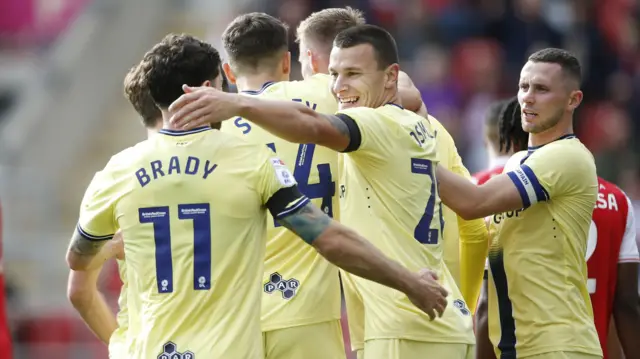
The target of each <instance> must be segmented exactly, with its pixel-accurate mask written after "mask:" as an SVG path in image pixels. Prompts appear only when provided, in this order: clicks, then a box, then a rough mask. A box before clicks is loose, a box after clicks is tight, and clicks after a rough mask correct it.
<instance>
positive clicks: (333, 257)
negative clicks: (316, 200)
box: [270, 187, 447, 319]
mask: <svg viewBox="0 0 640 359" xmlns="http://www.w3.org/2000/svg"><path fill="white" fill-rule="evenodd" d="M293 190H295V191H297V189H296V188H295V187H292V188H291V189H288V190H286V191H293ZM281 191H282V190H281ZM299 203H300V204H299V205H298V204H296V205H294V208H295V209H293V210H285V211H277V210H274V208H273V207H271V206H270V210H271V212H272V214H274V217H275V218H276V219H277V220H278V222H279V223H280V224H282V225H283V226H285V227H286V228H287V229H289V230H291V231H292V232H293V233H295V234H296V235H297V236H298V237H300V238H301V239H302V240H304V241H305V242H306V243H308V244H310V245H312V246H313V247H314V248H315V249H316V250H317V251H318V253H320V255H322V256H323V257H325V258H326V259H327V260H328V261H329V262H331V263H333V264H334V265H336V266H338V267H340V268H342V269H343V270H345V271H347V272H349V273H352V274H354V275H357V276H359V277H362V278H365V279H368V280H371V281H374V282H377V283H380V284H382V285H385V286H388V287H391V288H394V289H396V290H399V291H401V292H403V293H405V294H406V295H407V296H408V297H409V299H410V300H411V301H412V302H413V303H414V304H415V305H416V306H417V307H418V308H420V309H421V310H423V311H424V312H425V313H427V314H428V315H429V316H430V317H431V318H432V319H433V318H435V316H436V315H442V312H443V311H444V309H445V307H446V304H447V302H446V295H447V292H446V290H445V289H444V288H442V287H441V286H440V285H439V284H437V282H436V281H434V278H432V277H431V275H430V274H429V275H424V274H423V275H420V274H417V273H413V272H411V271H409V270H408V269H406V268H405V267H403V266H401V265H400V264H398V263H397V262H395V261H392V260H390V259H389V258H387V257H386V256H385V255H384V254H382V252H380V251H379V250H378V249H377V248H375V247H374V246H373V245H371V243H369V242H368V241H367V240H366V239H364V238H362V237H361V236H360V235H358V234H357V233H356V232H355V231H353V230H351V229H349V228H347V227H345V226H343V225H341V224H340V223H338V222H336V221H334V220H332V219H331V218H330V217H329V216H327V215H326V214H325V213H324V212H322V211H321V210H320V209H319V208H317V207H316V206H314V205H313V204H312V203H311V202H309V201H308V200H304V201H302V202H299ZM276 209H277V208H276ZM434 310H435V311H436V312H437V313H434Z"/></svg>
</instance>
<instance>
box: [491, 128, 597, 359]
mask: <svg viewBox="0 0 640 359" xmlns="http://www.w3.org/2000/svg"><path fill="white" fill-rule="evenodd" d="M503 173H506V174H507V175H508V176H509V177H510V178H511V180H512V181H513V183H514V185H515V186H516V188H517V189H518V191H519V193H520V196H521V197H522V202H523V204H524V208H523V209H521V210H517V211H511V212H506V213H501V214H496V215H494V216H493V217H492V220H491V225H490V234H491V235H492V236H493V238H492V243H491V248H490V251H489V265H490V273H491V276H490V280H489V298H488V305H489V336H490V339H491V341H492V343H493V345H494V346H495V347H496V348H497V349H496V352H497V353H498V357H499V358H528V357H531V358H534V357H535V358H538V356H540V358H541V359H542V358H574V357H575V358H578V357H580V358H582V357H585V356H586V357H589V356H593V357H601V356H602V350H601V349H600V344H599V341H598V335H597V333H596V329H595V327H594V324H593V312H592V309H591V302H590V300H589V293H588V291H587V285H586V281H587V266H586V263H585V259H584V258H585V253H586V248H587V238H588V233H589V226H590V224H591V215H592V212H593V208H594V206H595V203H596V197H597V194H598V181H597V177H596V168H595V164H594V160H593V156H592V155H591V153H590V152H589V151H588V150H587V149H586V148H585V147H584V146H583V145H582V143H581V142H580V141H579V140H578V139H576V138H575V136H573V135H567V136H563V137H561V138H560V139H558V140H556V141H554V142H551V143H549V144H547V145H544V146H541V147H534V148H529V151H528V152H519V153H517V154H515V155H513V156H512V157H511V158H510V159H509V162H508V163H507V165H506V167H505V170H504V172H503Z"/></svg>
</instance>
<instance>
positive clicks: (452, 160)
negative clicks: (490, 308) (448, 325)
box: [342, 116, 488, 351]
mask: <svg viewBox="0 0 640 359" xmlns="http://www.w3.org/2000/svg"><path fill="white" fill-rule="evenodd" d="M429 122H431V124H432V125H433V128H434V135H435V137H436V148H437V156H438V159H439V161H440V162H439V165H441V166H444V167H445V168H447V169H449V170H451V171H453V172H455V173H457V174H459V175H461V176H464V177H467V178H471V176H470V174H469V171H468V170H467V169H466V167H465V166H464V164H463V163H462V159H461V158H460V155H459V154H458V149H457V148H456V145H455V142H454V141H453V138H452V137H451V135H450V134H449V132H448V131H447V130H446V129H445V128H444V126H442V124H441V123H440V122H439V121H438V120H437V119H435V118H434V117H432V116H429ZM442 216H443V218H444V226H445V227H444V228H445V229H444V230H443V243H444V244H443V245H444V261H445V264H446V266H447V268H448V269H449V271H450V272H451V275H452V276H453V278H454V281H455V282H456V284H457V285H458V287H459V288H460V291H461V293H462V294H463V298H464V300H465V302H466V303H467V304H468V306H469V309H470V310H471V312H472V313H473V312H474V311H475V306H476V303H477V298H478V294H479V291H480V287H481V285H482V271H480V272H479V273H480V274H479V275H475V274H474V271H477V268H481V269H482V268H483V266H484V259H483V258H485V257H486V251H487V245H488V241H487V236H488V234H487V227H486V225H485V224H484V221H483V220H481V219H477V220H472V221H466V220H464V219H462V218H459V217H458V216H457V215H456V213H455V212H453V210H451V209H450V208H448V207H447V206H444V205H443V206H442ZM468 244H470V245H471V246H472V249H471V250H470V249H469V248H468V247H465V245H468ZM459 246H461V247H463V250H462V251H461V250H459V249H458V247H459ZM475 248H478V251H472V250H473V249H475ZM460 252H462V253H460ZM476 252H477V253H476ZM478 253H479V254H478ZM483 253H485V254H483ZM460 255H463V256H464V258H465V262H464V263H461V262H462V261H463V260H462V259H461V258H460ZM478 258H479V259H478ZM474 261H475V262H477V263H475V266H474V265H473V262H474ZM465 264H466V266H465ZM460 267H464V268H465V269H466V268H468V269H467V270H466V271H465V272H464V273H466V276H465V277H464V278H462V279H465V281H462V283H463V285H460V283H461V275H460ZM342 277H343V280H342V287H343V288H344V294H345V304H346V306H347V312H348V313H349V318H348V319H349V320H348V324H349V335H350V339H351V349H352V350H354V351H361V350H362V349H364V307H363V304H362V297H361V296H360V293H358V292H357V290H356V289H355V285H354V284H353V281H352V279H351V277H350V276H349V275H348V274H347V275H344V274H343V276H342ZM462 288H468V289H467V290H466V291H464V290H463V289H462ZM465 292H466V293H470V294H468V295H465ZM474 298H475V299H474Z"/></svg>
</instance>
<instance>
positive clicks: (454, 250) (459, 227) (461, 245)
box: [429, 116, 489, 313]
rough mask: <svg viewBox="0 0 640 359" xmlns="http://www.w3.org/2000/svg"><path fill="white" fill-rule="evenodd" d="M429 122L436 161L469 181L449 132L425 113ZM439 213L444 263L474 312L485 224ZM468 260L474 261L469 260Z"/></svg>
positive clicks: (485, 239) (447, 211) (485, 242)
mask: <svg viewBox="0 0 640 359" xmlns="http://www.w3.org/2000/svg"><path fill="white" fill-rule="evenodd" d="M429 121H430V122H431V123H432V125H433V127H434V132H435V136H436V145H437V152H438V159H439V161H440V163H439V164H440V165H441V166H444V168H446V169H448V170H450V171H451V172H454V173H457V174H458V175H460V176H463V177H465V178H468V179H469V180H470V181H471V175H470V174H469V171H468V170H467V168H466V167H465V166H464V164H463V163H462V158H461V157H460V155H459V154H458V149H457V148H456V144H455V142H454V141H453V137H451V134H449V132H448V131H447V129H446V128H444V126H442V124H441V123H440V122H439V121H438V120H437V119H436V118H434V117H433V116H429ZM442 216H443V217H444V223H445V229H444V235H443V246H444V262H445V264H446V265H447V268H448V269H449V272H451V275H452V276H453V279H454V281H455V283H456V285H457V286H458V288H459V289H460V292H461V293H462V296H463V298H464V300H465V302H466V303H467V305H468V306H469V309H470V310H471V312H472V313H474V312H475V308H476V304H477V302H478V297H479V296H480V288H481V287H482V276H483V273H482V270H480V271H477V275H475V271H476V269H477V268H480V269H482V268H483V266H484V262H485V260H484V258H486V254H487V248H488V244H489V243H488V232H487V226H486V225H485V223H484V220H482V219H474V220H471V221H467V220H464V219H462V218H461V217H459V216H458V215H457V214H456V213H455V212H454V211H453V210H452V209H451V208H449V207H447V206H445V205H443V206H442ZM461 256H462V257H461ZM472 261H475V263H471V262H472ZM473 264H475V266H474V265H473ZM467 268H469V269H467ZM461 269H462V270H461Z"/></svg>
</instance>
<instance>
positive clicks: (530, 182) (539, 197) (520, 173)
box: [507, 165, 549, 208]
mask: <svg viewBox="0 0 640 359" xmlns="http://www.w3.org/2000/svg"><path fill="white" fill-rule="evenodd" d="M507 176H509V179H510V180H511V182H513V184H514V185H515V186H516V189H517V190H518V194H520V199H522V206H523V208H529V207H531V205H533V204H536V203H538V202H543V201H547V200H549V192H547V190H545V189H544V187H542V185H541V184H540V181H538V177H536V175H535V173H533V170H532V169H531V168H530V167H529V166H527V165H520V167H519V168H516V169H514V170H513V171H509V172H507Z"/></svg>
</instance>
